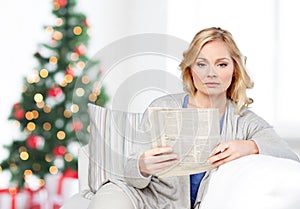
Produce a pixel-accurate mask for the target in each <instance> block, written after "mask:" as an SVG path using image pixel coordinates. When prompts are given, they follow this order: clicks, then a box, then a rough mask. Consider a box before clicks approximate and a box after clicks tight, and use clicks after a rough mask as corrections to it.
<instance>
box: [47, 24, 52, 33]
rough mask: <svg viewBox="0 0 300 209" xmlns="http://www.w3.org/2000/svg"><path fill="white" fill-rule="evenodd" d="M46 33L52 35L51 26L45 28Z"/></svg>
mask: <svg viewBox="0 0 300 209" xmlns="http://www.w3.org/2000/svg"><path fill="white" fill-rule="evenodd" d="M46 31H47V32H48V33H53V31H54V29H53V28H52V27H51V26H48V27H47V28H46Z"/></svg>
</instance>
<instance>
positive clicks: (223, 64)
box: [219, 63, 228, 68]
mask: <svg viewBox="0 0 300 209" xmlns="http://www.w3.org/2000/svg"><path fill="white" fill-rule="evenodd" d="M227 65H228V64H227V63H220V64H219V66H220V67H221V68H224V67H227Z"/></svg>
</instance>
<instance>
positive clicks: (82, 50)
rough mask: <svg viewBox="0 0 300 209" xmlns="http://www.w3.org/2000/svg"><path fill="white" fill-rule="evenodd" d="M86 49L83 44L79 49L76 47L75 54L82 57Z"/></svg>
mask: <svg viewBox="0 0 300 209" xmlns="http://www.w3.org/2000/svg"><path fill="white" fill-rule="evenodd" d="M85 51H86V48H85V46H84V45H83V44H81V45H79V46H78V47H76V48H75V49H74V52H76V53H77V54H79V56H82V55H84V54H85Z"/></svg>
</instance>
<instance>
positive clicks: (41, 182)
mask: <svg viewBox="0 0 300 209" xmlns="http://www.w3.org/2000/svg"><path fill="white" fill-rule="evenodd" d="M43 186H45V180H44V179H40V187H43Z"/></svg>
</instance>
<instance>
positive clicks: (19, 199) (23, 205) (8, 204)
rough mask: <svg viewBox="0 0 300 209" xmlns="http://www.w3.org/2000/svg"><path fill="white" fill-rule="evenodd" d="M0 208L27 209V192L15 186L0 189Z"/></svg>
mask: <svg viewBox="0 0 300 209" xmlns="http://www.w3.org/2000/svg"><path fill="white" fill-rule="evenodd" d="M0 208H1V209H29V194H28V193H27V192H26V191H24V190H19V189H17V188H9V189H1V190H0Z"/></svg>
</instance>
